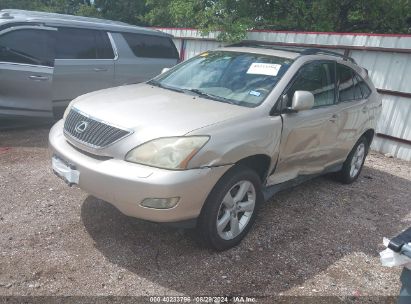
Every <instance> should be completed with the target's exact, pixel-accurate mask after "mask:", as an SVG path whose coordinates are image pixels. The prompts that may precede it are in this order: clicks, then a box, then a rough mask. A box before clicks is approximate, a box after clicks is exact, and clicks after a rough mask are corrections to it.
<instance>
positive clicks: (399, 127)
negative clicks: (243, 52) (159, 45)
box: [159, 28, 411, 160]
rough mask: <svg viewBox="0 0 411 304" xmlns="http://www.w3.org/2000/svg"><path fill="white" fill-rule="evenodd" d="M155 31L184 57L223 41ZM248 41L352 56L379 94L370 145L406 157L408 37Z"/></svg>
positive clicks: (257, 34) (286, 36)
mask: <svg viewBox="0 0 411 304" xmlns="http://www.w3.org/2000/svg"><path fill="white" fill-rule="evenodd" d="M159 30H161V31H164V32H166V33H169V34H171V35H173V36H174V37H175V38H174V41H175V43H176V46H177V48H178V49H179V51H180V53H181V54H180V56H181V57H182V58H183V59H188V58H191V57H193V56H195V55H197V54H198V53H201V52H204V51H207V50H212V49H215V48H218V47H220V46H222V45H224V44H223V43H221V42H218V41H217V40H216V37H217V35H218V33H210V34H209V35H207V36H201V34H200V33H199V31H197V30H194V29H175V28H159ZM247 39H248V40H255V41H264V42H270V43H273V44H277V45H290V46H305V47H322V48H327V49H332V50H334V51H337V52H340V53H345V54H347V55H349V56H351V57H353V58H354V59H355V60H356V61H357V62H358V64H359V65H361V66H363V67H364V68H366V69H368V70H369V73H370V77H371V79H372V80H373V82H374V84H375V86H376V87H377V88H378V89H379V92H380V94H382V97H383V109H382V115H381V118H380V121H379V122H378V126H377V130H376V132H377V133H378V136H376V137H375V140H374V143H373V145H372V148H373V149H374V150H376V151H379V152H381V153H390V154H392V155H393V156H395V157H398V158H402V159H405V160H411V35H379V34H357V33H355V34H353V33H313V32H304V33H298V32H273V31H251V32H249V33H248V37H247Z"/></svg>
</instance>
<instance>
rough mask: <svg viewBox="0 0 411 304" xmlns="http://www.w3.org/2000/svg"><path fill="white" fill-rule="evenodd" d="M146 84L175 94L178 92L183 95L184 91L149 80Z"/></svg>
mask: <svg viewBox="0 0 411 304" xmlns="http://www.w3.org/2000/svg"><path fill="white" fill-rule="evenodd" d="M147 84H151V85H154V86H156V87H159V88H162V89H166V90H170V91H175V92H179V93H185V90H183V89H179V88H175V87H169V86H167V85H164V84H162V83H161V82H160V81H158V80H150V81H147Z"/></svg>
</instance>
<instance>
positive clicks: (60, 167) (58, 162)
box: [51, 155, 80, 186]
mask: <svg viewBox="0 0 411 304" xmlns="http://www.w3.org/2000/svg"><path fill="white" fill-rule="evenodd" d="M51 162H52V168H53V171H54V173H55V174H56V175H57V176H58V177H60V178H61V179H62V180H64V181H65V182H66V183H67V184H68V185H69V186H73V185H78V183H79V180H80V172H79V171H78V170H76V167H75V166H74V165H72V164H70V163H68V162H67V161H65V160H63V159H61V158H60V157H58V156H57V155H53V157H52V160H51Z"/></svg>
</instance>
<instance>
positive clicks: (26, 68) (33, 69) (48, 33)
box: [0, 26, 56, 117]
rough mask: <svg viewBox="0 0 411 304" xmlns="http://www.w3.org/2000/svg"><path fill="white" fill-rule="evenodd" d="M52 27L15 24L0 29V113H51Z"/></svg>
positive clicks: (46, 114)
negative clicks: (16, 25) (0, 30)
mask: <svg viewBox="0 0 411 304" xmlns="http://www.w3.org/2000/svg"><path fill="white" fill-rule="evenodd" d="M55 31H56V29H54V28H49V27H44V26H42V27H39V26H18V27H12V28H8V29H6V30H3V31H2V32H1V33H0V79H1V81H0V116H7V117H19V116H31V117H51V116H52V107H51V87H52V82H53V65H54V47H55V36H54V34H53V33H54V32H55Z"/></svg>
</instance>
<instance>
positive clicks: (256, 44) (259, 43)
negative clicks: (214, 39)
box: [227, 40, 356, 63]
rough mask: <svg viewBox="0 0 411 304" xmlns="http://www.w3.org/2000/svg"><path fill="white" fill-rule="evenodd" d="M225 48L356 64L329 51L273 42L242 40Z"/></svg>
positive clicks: (348, 58) (349, 58)
mask: <svg viewBox="0 0 411 304" xmlns="http://www.w3.org/2000/svg"><path fill="white" fill-rule="evenodd" d="M227 47H256V48H264V49H270V50H279V51H285V52H295V53H299V54H301V55H316V54H323V55H331V56H337V57H341V58H343V59H344V60H346V61H351V62H352V63H356V62H355V60H354V59H353V58H351V57H349V56H346V55H343V54H340V53H337V52H333V51H329V50H326V49H319V48H306V47H299V46H286V45H277V44H276V43H275V42H269V41H267V42H266V41H255V40H244V41H241V42H238V43H234V44H230V45H227Z"/></svg>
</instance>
